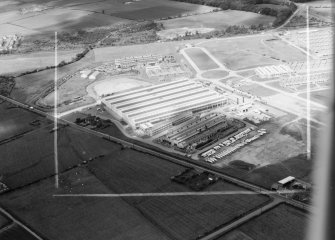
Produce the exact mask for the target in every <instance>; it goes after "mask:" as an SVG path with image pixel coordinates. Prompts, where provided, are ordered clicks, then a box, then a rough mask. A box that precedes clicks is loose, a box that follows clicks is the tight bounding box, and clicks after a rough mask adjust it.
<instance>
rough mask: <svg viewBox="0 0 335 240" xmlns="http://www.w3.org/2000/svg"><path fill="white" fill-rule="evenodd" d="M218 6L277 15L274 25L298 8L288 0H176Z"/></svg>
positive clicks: (281, 21) (280, 22) (225, 8)
mask: <svg viewBox="0 0 335 240" xmlns="http://www.w3.org/2000/svg"><path fill="white" fill-rule="evenodd" d="M175 1H178V2H187V3H194V4H202V5H207V6H212V7H218V8H221V9H222V10H228V9H232V10H241V11H247V12H255V13H260V14H263V15H270V16H274V17H276V20H275V21H274V23H273V26H279V25H281V24H282V23H284V22H285V20H286V19H288V18H289V17H290V16H291V14H292V13H293V12H294V11H295V10H296V9H297V6H296V5H295V4H294V3H293V2H291V1H288V0H175ZM297 1H299V0H297Z"/></svg>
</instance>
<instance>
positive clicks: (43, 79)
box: [11, 53, 94, 102]
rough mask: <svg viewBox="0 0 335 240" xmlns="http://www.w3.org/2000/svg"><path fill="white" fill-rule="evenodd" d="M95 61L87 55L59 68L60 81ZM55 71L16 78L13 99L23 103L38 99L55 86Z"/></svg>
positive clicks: (90, 55) (91, 56)
mask: <svg viewBox="0 0 335 240" xmlns="http://www.w3.org/2000/svg"><path fill="white" fill-rule="evenodd" d="M93 61H94V56H93V55H92V54H90V53H89V54H88V55H86V56H85V57H84V58H83V59H81V60H80V61H78V62H75V63H72V64H69V65H66V66H64V67H60V68H58V75H57V76H58V79H60V78H62V77H65V76H66V75H68V74H73V73H75V72H76V71H78V70H80V69H81V68H84V67H86V66H87V65H89V64H90V63H91V62H93ZM54 76H55V70H54V69H50V70H45V71H41V72H38V73H33V74H28V75H24V76H21V77H17V78H15V87H14V89H13V91H12V94H11V97H13V98H14V99H16V100H18V101H21V102H29V101H31V100H33V99H36V97H38V96H39V95H40V94H41V93H42V92H43V91H44V90H45V89H47V88H48V87H50V86H53V85H54V78H55V77H54Z"/></svg>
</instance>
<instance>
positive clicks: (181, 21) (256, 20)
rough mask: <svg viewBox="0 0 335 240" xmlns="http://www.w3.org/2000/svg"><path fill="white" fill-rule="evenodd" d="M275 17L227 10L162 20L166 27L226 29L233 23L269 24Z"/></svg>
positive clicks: (246, 24)
mask: <svg viewBox="0 0 335 240" xmlns="http://www.w3.org/2000/svg"><path fill="white" fill-rule="evenodd" d="M274 19H275V18H274V17H271V16H265V15H260V14H257V13H252V12H244V11H236V10H226V11H219V12H213V13H207V14H202V15H195V16H187V17H182V18H176V19H169V20H165V21H160V23H162V24H163V25H164V28H165V29H175V28H184V27H187V28H215V29H226V28H227V27H229V26H233V25H244V26H251V25H259V24H263V25H269V24H271V23H272V22H273V21H274Z"/></svg>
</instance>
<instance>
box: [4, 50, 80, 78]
mask: <svg viewBox="0 0 335 240" xmlns="http://www.w3.org/2000/svg"><path fill="white" fill-rule="evenodd" d="M79 52H81V50H69V51H58V52H57V58H58V63H60V62H61V61H71V60H72V58H73V57H75V56H76V54H78V53H79ZM0 65H1V68H0V74H14V75H16V74H17V73H20V72H26V71H31V70H35V69H40V68H45V67H48V66H54V65H55V52H38V53H28V54H24V55H22V54H11V55H4V56H0Z"/></svg>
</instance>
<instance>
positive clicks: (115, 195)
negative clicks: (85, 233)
mask: <svg viewBox="0 0 335 240" xmlns="http://www.w3.org/2000/svg"><path fill="white" fill-rule="evenodd" d="M299 192H304V190H281V191H260V192H252V191H210V192H208V191H207V192H160V193H102V194H94V193H93V194H80V193H79V194H75V193H74V194H73V193H71V194H54V195H53V196H54V197H101V198H120V197H177V196H210V195H258V194H266V195H277V194H278V193H279V194H292V193H299Z"/></svg>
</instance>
